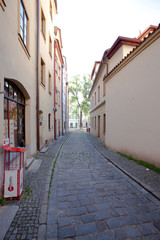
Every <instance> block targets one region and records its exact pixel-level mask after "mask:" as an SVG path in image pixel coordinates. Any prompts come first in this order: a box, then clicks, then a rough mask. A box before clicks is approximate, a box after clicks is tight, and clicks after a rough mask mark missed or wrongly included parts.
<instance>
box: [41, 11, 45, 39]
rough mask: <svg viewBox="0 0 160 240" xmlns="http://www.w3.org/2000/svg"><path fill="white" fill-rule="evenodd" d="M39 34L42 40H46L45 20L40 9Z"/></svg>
mask: <svg viewBox="0 0 160 240" xmlns="http://www.w3.org/2000/svg"><path fill="white" fill-rule="evenodd" d="M41 32H42V35H43V37H44V39H46V19H45V16H44V13H43V10H42V9H41Z"/></svg>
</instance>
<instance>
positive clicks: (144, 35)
mask: <svg viewBox="0 0 160 240" xmlns="http://www.w3.org/2000/svg"><path fill="white" fill-rule="evenodd" d="M155 29H157V26H154V25H150V26H149V27H148V28H147V29H145V30H144V32H142V33H141V34H140V35H139V36H138V38H137V39H139V40H143V39H144V37H146V36H147V35H148V34H149V33H152V32H153V31H154V30H155Z"/></svg>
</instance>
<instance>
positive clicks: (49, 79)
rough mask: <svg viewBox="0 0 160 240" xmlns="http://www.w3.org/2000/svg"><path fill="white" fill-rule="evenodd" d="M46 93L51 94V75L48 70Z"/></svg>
mask: <svg viewBox="0 0 160 240" xmlns="http://www.w3.org/2000/svg"><path fill="white" fill-rule="evenodd" d="M48 93H49V94H50V95H51V94H52V76H51V74H50V72H49V74H48Z"/></svg>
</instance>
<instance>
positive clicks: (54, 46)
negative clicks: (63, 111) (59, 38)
mask: <svg viewBox="0 0 160 240" xmlns="http://www.w3.org/2000/svg"><path fill="white" fill-rule="evenodd" d="M55 108H56V41H54V139H55V140H56V111H55Z"/></svg>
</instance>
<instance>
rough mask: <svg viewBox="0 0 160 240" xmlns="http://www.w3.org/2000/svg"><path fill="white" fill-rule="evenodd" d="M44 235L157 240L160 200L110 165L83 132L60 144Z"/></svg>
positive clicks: (75, 237)
mask: <svg viewBox="0 0 160 240" xmlns="http://www.w3.org/2000/svg"><path fill="white" fill-rule="evenodd" d="M46 239H48V240H49V239H76V240H79V239H83V240H86V239H93V240H95V239H100V240H103V239H106V240H110V239H136V240H138V239H148V240H149V239H154V240H158V239H160V202H159V201H158V200H157V199H156V198H154V197H153V196H152V195H151V194H149V193H148V192H147V191H145V190H144V189H143V188H142V187H140V186H139V185H138V184H137V183H135V182H134V181H133V180H131V179H130V178H129V177H128V176H126V175H125V174H124V173H122V172H121V171H120V170H119V169H117V168H116V167H115V166H113V165H112V164H111V163H110V162H109V161H107V159H106V158H104V157H103V156H102V155H101V154H100V153H99V152H98V151H97V150H96V149H95V148H94V147H93V146H92V145H91V144H90V143H89V141H88V139H87V138H86V136H85V134H84V133H83V132H78V131H77V132H75V133H72V134H71V136H70V137H69V138H68V140H67V141H66V143H65V144H64V145H63V147H62V149H61V151H60V154H59V158H58V161H57V164H56V167H55V171H54V177H53V180H52V184H51V189H50V196H49V206H48V217H47V233H46Z"/></svg>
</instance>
